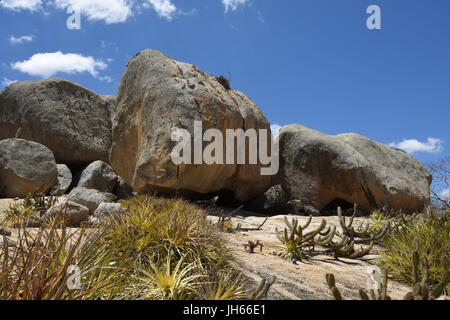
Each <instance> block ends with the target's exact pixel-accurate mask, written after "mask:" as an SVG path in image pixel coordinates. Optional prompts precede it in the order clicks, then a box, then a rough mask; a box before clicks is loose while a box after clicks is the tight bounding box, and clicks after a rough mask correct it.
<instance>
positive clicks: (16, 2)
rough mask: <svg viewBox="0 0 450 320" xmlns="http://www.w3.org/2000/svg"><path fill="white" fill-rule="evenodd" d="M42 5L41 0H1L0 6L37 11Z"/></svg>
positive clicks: (16, 9)
mask: <svg viewBox="0 0 450 320" xmlns="http://www.w3.org/2000/svg"><path fill="white" fill-rule="evenodd" d="M41 6H42V0H1V1H0V7H2V8H5V9H9V10H13V11H21V10H30V11H37V10H39V9H40V8H41Z"/></svg>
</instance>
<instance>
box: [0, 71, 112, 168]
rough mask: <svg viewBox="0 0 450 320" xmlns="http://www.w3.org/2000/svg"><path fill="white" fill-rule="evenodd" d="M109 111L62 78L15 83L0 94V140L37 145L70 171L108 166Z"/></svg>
mask: <svg viewBox="0 0 450 320" xmlns="http://www.w3.org/2000/svg"><path fill="white" fill-rule="evenodd" d="M109 108H110V107H109V105H108V102H107V101H106V100H105V99H103V98H101V97H100V96H98V95H97V94H95V93H94V92H92V91H90V90H88V89H86V88H84V87H82V86H80V85H78V84H76V83H73V82H70V81H66V80H63V79H57V78H55V79H47V80H38V81H31V82H28V81H25V82H16V83H13V84H11V85H10V86H9V87H7V88H6V89H5V90H4V91H2V92H1V93H0V139H6V138H14V137H15V138H21V139H25V140H29V141H35V142H38V143H41V144H43V145H45V146H47V147H48V148H49V149H50V150H52V151H53V153H54V154H55V158H56V161H57V162H58V163H64V164H66V165H68V166H69V167H72V168H80V167H82V166H83V165H88V164H89V163H91V162H93V161H95V160H103V161H106V162H108V156H109V150H110V147H111V115H110V111H109Z"/></svg>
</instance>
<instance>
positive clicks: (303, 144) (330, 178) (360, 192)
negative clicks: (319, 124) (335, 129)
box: [276, 125, 432, 212]
mask: <svg viewBox="0 0 450 320" xmlns="http://www.w3.org/2000/svg"><path fill="white" fill-rule="evenodd" d="M277 139H278V142H279V148H280V171H279V174H278V176H277V178H276V180H277V182H278V183H281V185H282V186H283V189H284V190H285V191H286V193H287V196H288V198H289V199H295V200H299V201H301V202H302V205H303V206H312V207H314V208H316V209H318V210H321V209H323V208H324V207H326V206H327V204H329V203H331V202H333V201H344V202H347V203H350V204H353V203H357V204H358V205H359V208H361V210H363V211H365V212H370V211H371V210H372V209H375V208H381V207H384V206H387V207H389V208H390V209H394V210H400V209H402V210H403V211H404V212H417V211H421V210H423V209H424V207H425V206H426V205H427V204H428V203H429V202H430V184H431V180H432V177H431V175H430V173H429V172H428V171H427V170H426V169H425V168H424V167H423V166H422V165H421V164H420V163H419V162H418V161H417V160H416V159H414V158H413V157H412V156H410V155H409V154H407V153H405V152H403V151H400V150H397V149H394V148H392V147H389V146H387V145H384V144H381V143H377V142H374V141H372V140H370V139H368V138H366V137H363V136H360V135H358V134H353V133H351V134H341V135H337V136H329V135H326V134H323V133H320V132H317V131H314V130H311V129H308V128H306V127H304V126H300V125H289V126H286V127H283V128H282V129H281V131H280V133H279V135H278V137H277Z"/></svg>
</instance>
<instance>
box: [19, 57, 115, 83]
mask: <svg viewBox="0 0 450 320" xmlns="http://www.w3.org/2000/svg"><path fill="white" fill-rule="evenodd" d="M11 66H12V68H13V69H15V70H19V71H21V72H23V73H27V74H29V75H32V76H37V77H41V78H49V77H52V76H54V75H56V74H58V73H67V74H76V73H83V72H88V73H90V74H91V75H92V76H93V77H95V78H98V71H99V70H104V69H106V68H107V65H106V64H105V63H104V62H103V61H102V60H95V59H94V58H93V57H85V56H82V55H80V54H74V53H67V54H64V53H62V52H60V51H58V52H53V53H37V54H35V55H33V56H32V57H31V58H29V59H28V60H25V61H21V62H20V61H19V62H15V63H13V64H11Z"/></svg>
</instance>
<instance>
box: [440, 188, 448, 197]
mask: <svg viewBox="0 0 450 320" xmlns="http://www.w3.org/2000/svg"><path fill="white" fill-rule="evenodd" d="M439 196H440V197H441V198H442V199H444V200H450V187H448V188H447V189H444V190H442V192H441V194H440V195H439Z"/></svg>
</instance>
